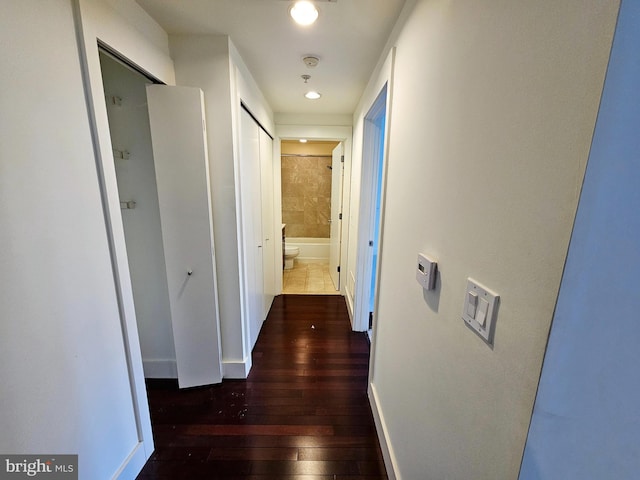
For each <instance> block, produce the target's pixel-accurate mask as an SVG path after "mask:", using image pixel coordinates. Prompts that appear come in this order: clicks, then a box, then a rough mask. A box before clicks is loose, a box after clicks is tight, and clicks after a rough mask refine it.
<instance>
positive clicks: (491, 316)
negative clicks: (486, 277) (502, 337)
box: [462, 278, 500, 345]
mask: <svg viewBox="0 0 640 480" xmlns="http://www.w3.org/2000/svg"><path fill="white" fill-rule="evenodd" d="M474 298H477V303H476V305H473V306H470V305H469V302H470V301H472V300H471V299H474ZM499 301H500V295H498V294H496V293H495V292H492V291H491V290H489V289H488V288H486V287H483V286H482V285H480V284H479V283H478V282H476V281H475V280H472V279H471V278H467V289H466V291H465V294H464V305H463V306H462V320H464V322H465V323H466V324H467V325H468V326H469V327H470V328H471V329H473V330H474V331H475V332H476V333H477V334H478V335H480V336H481V337H482V338H484V340H485V341H486V342H487V343H488V344H489V345H493V331H494V329H495V322H496V315H497V312H498V303H499Z"/></svg>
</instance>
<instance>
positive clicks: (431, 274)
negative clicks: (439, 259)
mask: <svg viewBox="0 0 640 480" xmlns="http://www.w3.org/2000/svg"><path fill="white" fill-rule="evenodd" d="M437 265H438V264H437V263H436V262H435V260H432V259H430V258H429V257H427V256H426V255H425V254H423V253H419V254H418V266H417V268H416V280H417V281H418V283H419V284H420V285H422V288H424V289H425V290H433V289H434V288H435V286H436V267H437Z"/></svg>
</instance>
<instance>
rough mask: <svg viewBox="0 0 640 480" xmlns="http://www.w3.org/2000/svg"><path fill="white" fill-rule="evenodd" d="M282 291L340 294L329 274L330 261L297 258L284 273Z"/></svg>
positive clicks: (285, 292)
mask: <svg viewBox="0 0 640 480" xmlns="http://www.w3.org/2000/svg"><path fill="white" fill-rule="evenodd" d="M282 293H284V294H287V293H291V294H313V295H318V294H325V295H339V293H340V292H338V291H337V290H336V288H335V287H334V285H333V282H332V281H331V277H330V276H329V263H328V262H322V263H318V262H306V261H304V260H302V261H300V260H298V259H296V260H295V263H294V265H293V268H292V269H291V270H284V271H283V273H282Z"/></svg>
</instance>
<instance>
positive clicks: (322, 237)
mask: <svg viewBox="0 0 640 480" xmlns="http://www.w3.org/2000/svg"><path fill="white" fill-rule="evenodd" d="M343 148H344V146H343V143H342V142H340V141H326V140H305V139H298V140H283V141H282V142H281V163H280V164H281V187H282V188H281V193H282V195H281V198H282V224H283V226H282V228H283V238H284V241H285V251H284V255H285V258H284V270H283V290H282V291H283V293H284V294H333V295H335V294H338V293H339V291H340V249H341V224H342V189H343V178H344V154H343Z"/></svg>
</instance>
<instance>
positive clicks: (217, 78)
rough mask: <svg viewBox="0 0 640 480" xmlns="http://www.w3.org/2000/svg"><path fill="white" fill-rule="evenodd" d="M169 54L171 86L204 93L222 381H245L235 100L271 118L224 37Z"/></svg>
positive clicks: (184, 43) (197, 39) (183, 38)
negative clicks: (173, 79)
mask: <svg viewBox="0 0 640 480" xmlns="http://www.w3.org/2000/svg"><path fill="white" fill-rule="evenodd" d="M170 48H171V55H172V57H173V59H174V62H175V66H176V80H177V83H178V84H180V85H184V86H194V87H199V88H201V89H202V90H203V92H204V98H205V110H206V117H207V128H208V132H207V136H208V148H209V160H210V166H211V191H212V205H213V226H214V237H215V243H216V258H217V272H218V275H217V276H218V290H219V292H218V293H219V299H220V323H221V342H222V362H223V368H224V376H225V377H226V378H245V377H246V375H247V374H248V372H249V369H250V368H251V352H250V349H249V348H248V341H247V339H248V335H247V326H246V325H245V324H244V322H245V320H246V318H245V317H246V305H245V304H244V303H243V302H244V300H243V294H244V290H243V289H242V286H243V285H244V282H243V281H242V279H241V275H242V272H243V267H242V263H241V262H242V258H241V251H240V250H239V249H238V242H239V238H240V235H241V231H240V230H239V214H240V210H239V197H238V195H239V190H238V185H239V178H238V171H237V167H236V166H237V162H238V161H239V160H238V138H237V135H238V132H239V123H238V122H239V118H240V117H239V115H238V113H239V108H240V100H241V99H242V101H244V102H245V103H246V104H247V106H248V107H249V108H251V110H252V113H254V115H255V116H256V117H257V118H258V119H259V120H260V121H261V123H262V124H263V126H264V127H265V128H267V130H269V131H273V118H272V117H273V113H272V112H271V109H270V107H269V106H268V104H267V103H266V101H265V100H264V96H263V95H262V93H261V92H260V90H259V88H258V86H257V85H256V84H255V81H254V80H253V78H252V77H251V74H250V72H249V70H248V69H247V67H246V66H245V65H244V63H243V62H242V59H241V58H240V55H239V54H238V53H237V51H236V50H235V47H234V46H233V44H232V43H231V41H230V39H229V37H228V36H224V35H172V36H171V38H170Z"/></svg>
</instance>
